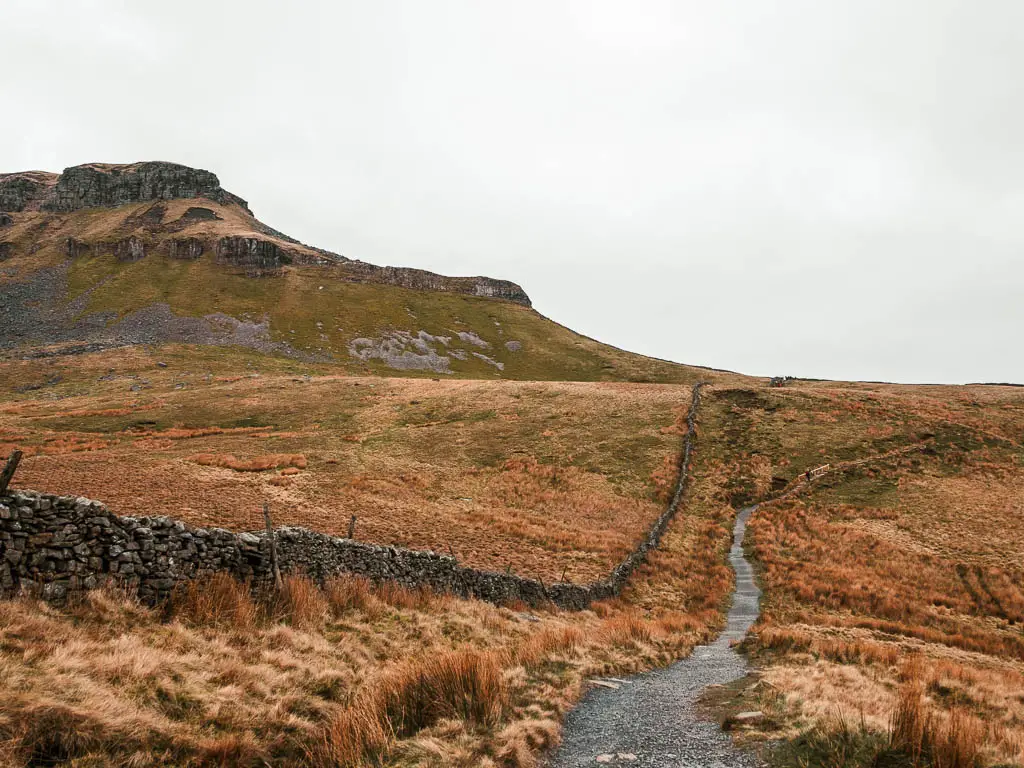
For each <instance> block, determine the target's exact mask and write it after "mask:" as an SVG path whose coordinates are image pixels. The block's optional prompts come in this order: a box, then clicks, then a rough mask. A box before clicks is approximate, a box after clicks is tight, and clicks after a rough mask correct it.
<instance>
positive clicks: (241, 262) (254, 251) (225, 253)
mask: <svg viewBox="0 0 1024 768" xmlns="http://www.w3.org/2000/svg"><path fill="white" fill-rule="evenodd" d="M215 253H216V260H217V263H219V264H228V265H230V266H233V267H245V268H246V270H248V271H250V272H252V271H254V270H255V271H258V272H264V271H274V270H278V269H280V268H281V267H283V266H284V265H285V264H291V263H292V257H291V255H290V254H288V253H286V252H285V250H284V249H283V248H281V247H279V246H278V245H277V243H274V242H272V241H270V240H261V239H259V238H257V237H241V236H234V237H222V238H221V239H220V240H218V241H217V247H216V250H215Z"/></svg>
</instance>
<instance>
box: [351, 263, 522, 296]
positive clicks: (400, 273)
mask: <svg viewBox="0 0 1024 768" xmlns="http://www.w3.org/2000/svg"><path fill="white" fill-rule="evenodd" d="M344 266H345V272H346V273H347V275H348V278H349V279H350V280H353V281H354V282H366V283H387V284H388V285H397V286H400V287H402V288H413V289H416V290H426V291H441V292H445V293H464V294H468V295H470V296H485V297H487V298H492V299H505V300H506V301H514V302H516V303H517V304H523V305H524V306H527V307H529V306H531V303H530V297H529V296H527V295H526V291H524V290H523V289H522V288H521V287H519V286H518V285H516V284H515V283H513V282H510V281H509V280H495V279H494V278H491V277H446V276H444V275H438V274H435V273H433V272H427V271H426V270H423V269H412V268H409V267H378V266H376V265H374V264H367V263H366V262H363V261H347V262H345V265H344Z"/></svg>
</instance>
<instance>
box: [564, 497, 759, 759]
mask: <svg viewBox="0 0 1024 768" xmlns="http://www.w3.org/2000/svg"><path fill="white" fill-rule="evenodd" d="M755 509H756V507H748V508H746V509H744V510H741V511H740V512H739V514H737V515H736V524H735V527H734V528H733V544H732V550H731V551H730V552H729V562H730V563H731V564H732V567H733V569H734V570H735V572H736V591H735V592H734V594H733V603H732V608H731V609H730V610H729V618H728V624H727V625H726V629H725V632H723V633H722V634H721V635H719V637H718V639H717V640H715V641H714V642H713V643H711V644H710V645H700V646H697V647H696V648H694V649H693V653H691V654H690V656H688V657H687V658H685V659H683V660H682V661H679V662H676V663H675V664H673V665H672V666H670V667H667V668H666V669H660V670H655V671H653V672H647V673H644V674H641V675H636V676H634V677H631V678H629V679H628V681H625V682H623V683H622V684H621V685H620V687H619V688H618V689H615V690H612V689H605V688H595V689H594V690H592V691H590V692H589V693H587V695H586V696H584V697H583V700H582V701H581V702H580V703H579V705H578V706H577V707H576V708H575V709H574V710H573V711H572V712H570V713H569V717H568V718H567V719H566V722H565V729H564V731H563V733H562V744H561V746H560V747H559V748H558V750H557V751H556V752H555V753H554V754H553V755H552V756H551V759H550V762H549V765H550V766H551V768H577V767H578V766H599V765H602V764H608V765H623V766H636V768H677V767H679V768H682V767H683V766H686V768H690V767H691V766H692V767H693V768H703V767H704V766H708V767H709V768H710V767H711V766H714V767H715V768H725V767H728V768H734V767H736V768H752V767H753V766H757V765H760V762H759V761H758V760H757V758H756V757H754V756H753V755H751V754H749V753H746V752H743V751H741V750H739V749H737V748H736V747H734V746H733V744H732V740H731V739H730V738H729V736H728V735H727V734H725V733H723V732H722V730H721V729H720V728H719V726H718V724H717V723H716V722H714V721H711V720H707V719H706V718H704V717H702V716H701V715H700V713H699V712H698V711H697V699H698V698H699V697H700V694H701V693H702V692H703V691H704V689H705V688H706V687H707V686H709V685H715V684H723V683H728V682H730V681H732V680H736V679H737V678H740V677H742V676H743V675H745V674H746V673H747V662H746V659H744V658H743V657H742V656H741V655H740V654H739V653H737V652H736V650H735V649H734V648H732V647H730V643H731V642H733V641H736V640H741V639H743V637H744V636H745V635H746V634H747V630H749V629H750V627H751V625H752V624H753V623H754V621H756V620H757V615H758V604H759V602H760V598H761V590H760V589H758V588H757V585H756V584H755V583H754V572H753V569H752V568H751V566H750V563H749V562H748V561H747V559H746V558H745V557H744V556H743V535H744V533H745V531H746V525H747V520H748V519H749V518H750V515H751V513H752V512H753V511H754V510H755Z"/></svg>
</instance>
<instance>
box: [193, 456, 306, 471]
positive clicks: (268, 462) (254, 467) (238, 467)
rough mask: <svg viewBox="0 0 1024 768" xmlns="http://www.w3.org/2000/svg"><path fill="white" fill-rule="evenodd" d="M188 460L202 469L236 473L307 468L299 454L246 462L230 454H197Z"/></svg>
mask: <svg viewBox="0 0 1024 768" xmlns="http://www.w3.org/2000/svg"><path fill="white" fill-rule="evenodd" d="M188 460H189V461H191V462H194V463H196V464H198V465H200V466H202V467H223V468H225V469H233V470H235V471H236V472H265V471H267V470H268V469H281V468H284V467H291V468H295V469H305V468H306V466H307V462H306V457H305V456H303V455H302V454H301V453H293V454H288V453H271V454H266V455H263V456H255V457H253V458H251V459H247V460H240V459H237V458H235V456H233V455H232V454H230V453H228V454H217V453H197V454H196V455H194V456H189V458H188ZM282 474H283V473H282Z"/></svg>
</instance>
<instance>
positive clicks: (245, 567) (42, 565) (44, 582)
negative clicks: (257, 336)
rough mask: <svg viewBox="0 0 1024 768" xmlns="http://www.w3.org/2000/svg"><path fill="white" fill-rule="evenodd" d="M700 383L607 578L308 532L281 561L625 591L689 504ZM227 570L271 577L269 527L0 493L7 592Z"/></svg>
mask: <svg viewBox="0 0 1024 768" xmlns="http://www.w3.org/2000/svg"><path fill="white" fill-rule="evenodd" d="M700 389H701V384H696V385H695V386H694V388H693V400H692V402H691V405H690V410H689V414H688V416H687V432H686V436H685V438H684V442H683V452H682V457H681V460H680V473H679V481H678V483H677V485H676V489H675V493H674V495H673V497H672V500H671V502H670V503H669V505H668V507H667V508H666V509H665V511H664V512H663V513H662V514H661V516H660V517H659V518H658V519H657V521H655V523H654V525H653V526H652V527H651V529H650V530H649V531H648V533H647V535H646V536H645V537H644V539H643V541H641V543H640V544H639V545H638V546H637V548H636V549H635V550H634V551H633V552H632V553H631V554H630V555H629V556H628V557H627V558H626V559H625V560H623V561H622V563H620V564H619V565H618V566H617V567H616V568H615V569H614V570H613V571H612V572H611V574H610V575H609V576H608V578H606V579H603V580H601V581H597V582H594V583H591V584H585V585H579V584H564V583H556V584H550V585H545V584H544V583H543V582H542V581H540V580H536V579H529V578H524V577H522V576H517V575H515V574H511V573H501V572H494V571H485V570H480V569H476V568H467V567H463V566H460V565H459V564H458V562H457V561H456V559H455V558H453V557H449V556H447V555H440V554H436V553H434V552H421V551H414V550H409V549H402V548H399V547H386V546H377V545H374V544H365V543H362V542H358V541H353V540H351V539H343V538H338V537H334V536H328V535H326V534H323V533H317V532H315V531H310V530H306V529H304V528H278V529H277V530H276V531H275V537H276V540H277V549H278V559H279V562H280V566H281V568H282V570H284V571H296V572H304V573H307V574H309V575H311V576H313V577H314V578H316V579H324V578H327V577H329V576H331V575H334V574H339V573H350V574H358V575H363V576H366V577H368V578H370V579H373V580H374V581H394V582H398V583H400V584H403V585H406V586H410V587H418V586H425V587H430V588H432V589H434V590H437V591H441V592H451V593H453V594H457V595H462V596H466V597H470V596H471V597H476V598H479V599H482V600H488V601H490V602H494V603H506V602H511V601H516V600H522V601H524V602H526V603H529V604H531V605H536V604H538V603H542V602H546V601H550V602H552V603H554V604H555V605H557V606H559V607H561V608H566V609H572V610H579V609H582V608H586V607H587V606H588V605H589V604H590V603H591V602H592V601H593V600H600V599H603V598H608V597H612V596H614V595H616V594H618V593H619V592H620V591H621V590H622V588H623V586H624V585H625V584H626V582H627V581H628V579H629V577H630V576H631V575H632V574H633V572H634V571H635V570H636V569H637V567H638V566H639V565H640V564H641V563H642V562H643V561H644V560H645V559H646V557H647V553H648V552H649V551H650V550H651V549H653V548H654V547H656V546H657V545H658V542H659V541H660V539H661V536H662V534H663V533H664V532H665V529H666V528H667V527H668V524H669V522H670V521H671V520H672V518H673V517H674V516H675V514H676V512H677V511H678V510H679V507H680V505H681V503H682V498H683V491H684V489H685V486H686V481H687V477H688V474H689V467H690V459H691V456H692V452H693V442H694V439H695V434H696V418H697V408H698V407H699V405H700ZM221 570H226V571H229V572H231V573H233V574H234V575H236V576H238V577H239V578H242V579H251V580H252V581H254V582H257V583H258V582H261V581H264V580H267V579H270V578H271V573H272V570H271V562H270V546H269V542H268V539H267V535H266V533H265V532H262V531H261V532H258V533H256V532H252V533H249V532H246V533H233V532H231V531H227V530H224V529H221V528H196V527H193V526H188V525H185V524H184V523H182V522H180V521H178V520H173V519H171V518H168V517H121V516H118V515H115V514H113V513H112V512H111V511H110V510H108V509H107V508H106V506H105V505H103V504H102V503H100V502H98V501H92V500H90V499H86V498H81V497H74V496H55V495H52V494H44V493H37V492H34V491H15V492H9V494H8V495H6V496H2V497H0V590H2V591H4V592H7V593H10V592H13V591H15V590H17V589H18V588H19V587H22V586H29V585H35V586H36V587H38V589H39V590H40V592H41V594H42V596H43V597H44V598H47V599H50V600H53V601H55V602H61V601H63V600H65V599H66V598H67V596H68V595H69V594H71V593H74V592H77V591H81V590H85V589H91V588H94V587H96V586H98V585H99V584H100V583H101V581H103V580H104V579H107V578H110V577H114V578H117V579H120V580H123V581H124V582H125V583H126V584H128V585H130V586H133V587H135V588H136V589H137V590H138V592H139V595H140V597H141V598H142V599H143V600H146V601H147V602H152V603H155V602H158V601H160V600H163V599H165V598H167V597H168V596H169V595H170V594H171V592H172V591H173V589H174V587H175V585H176V584H178V583H179V582H181V581H184V580H187V579H193V578H196V577H197V576H201V575H203V574H208V573H212V572H214V571H221Z"/></svg>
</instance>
